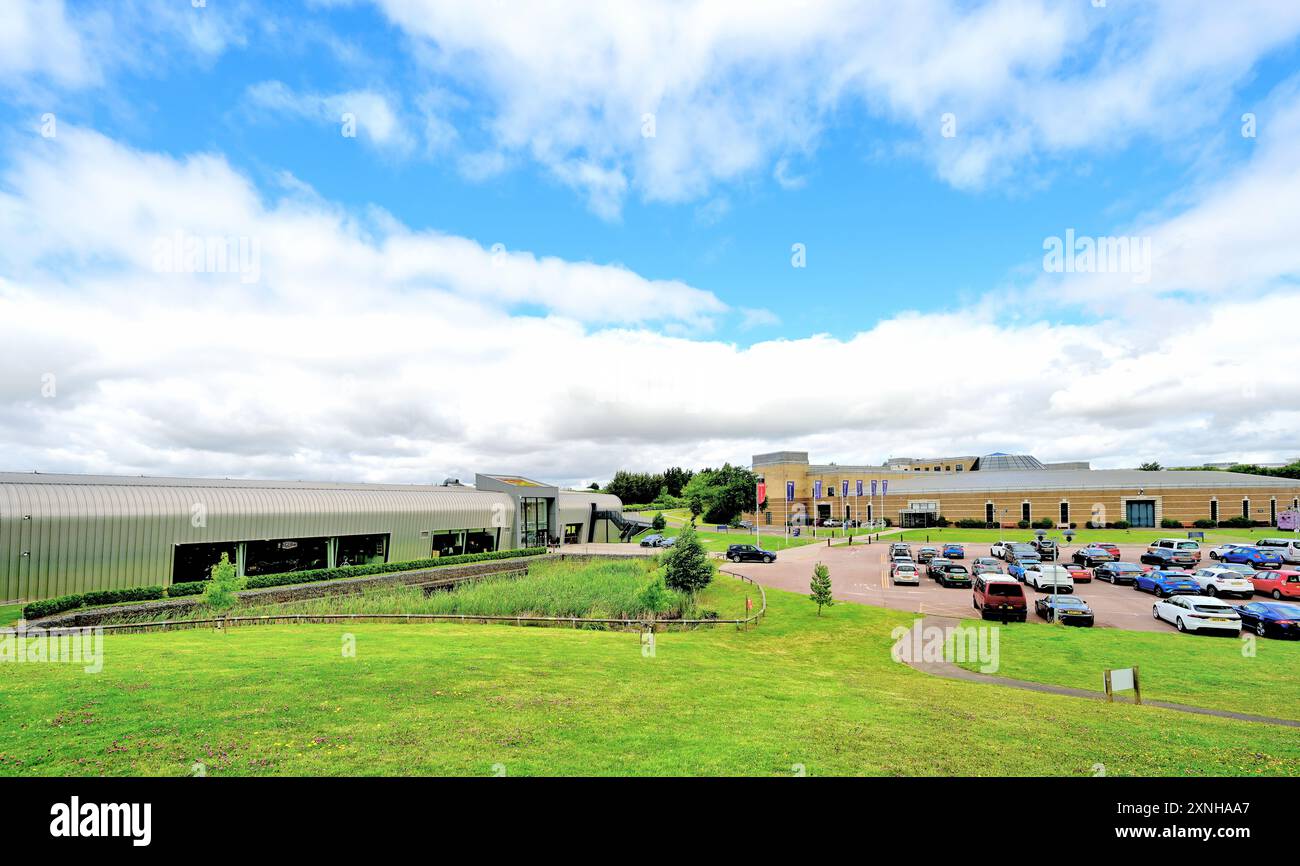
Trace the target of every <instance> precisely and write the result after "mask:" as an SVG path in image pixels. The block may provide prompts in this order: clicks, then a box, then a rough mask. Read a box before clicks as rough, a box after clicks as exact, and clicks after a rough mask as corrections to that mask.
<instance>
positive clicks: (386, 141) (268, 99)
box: [244, 81, 449, 155]
mask: <svg viewBox="0 0 1300 866" xmlns="http://www.w3.org/2000/svg"><path fill="white" fill-rule="evenodd" d="M244 103H245V108H246V109H247V110H248V111H249V114H250V116H252V117H254V118H256V119H277V117H278V119H284V118H295V117H296V118H305V119H307V120H311V121H315V122H318V123H322V124H326V125H328V126H332V127H333V128H334V129H335V131H336V134H338V135H344V134H345V133H346V134H347V135H348V137H356V138H360V139H361V140H362V141H365V142H367V143H369V144H371V145H373V146H374V147H376V148H377V149H379V150H383V151H388V152H391V153H394V154H398V155H405V154H409V153H410V152H411V151H412V149H413V148H414V147H415V136H414V135H413V134H412V133H411V132H410V130H409V129H408V128H407V124H406V122H405V121H404V120H403V119H402V118H401V117H400V115H399V111H398V109H397V108H395V107H394V105H393V101H392V100H391V99H390V98H389V97H387V96H385V95H384V94H382V93H378V92H376V91H374V90H351V91H347V92H344V93H329V94H321V93H300V92H298V91H295V90H293V89H291V88H290V87H288V86H287V85H285V84H284V83H283V82H280V81H263V82H260V83H258V84H254V85H253V86H251V87H249V88H248V90H247V91H246V92H245V94H244ZM428 123H429V124H431V125H430V126H429V127H428V131H429V132H430V133H432V134H434V135H435V136H437V138H438V140H439V141H443V140H445V139H446V137H447V136H448V134H449V133H448V131H447V130H446V129H445V128H443V127H441V126H440V125H438V124H437V123H436V122H434V121H433V119H432V118H428Z"/></svg>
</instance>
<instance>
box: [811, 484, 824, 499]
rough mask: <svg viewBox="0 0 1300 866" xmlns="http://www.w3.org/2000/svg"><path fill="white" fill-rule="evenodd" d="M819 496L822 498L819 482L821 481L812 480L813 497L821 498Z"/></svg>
mask: <svg viewBox="0 0 1300 866" xmlns="http://www.w3.org/2000/svg"><path fill="white" fill-rule="evenodd" d="M821 498H822V483H821V481H814V482H813V499H821Z"/></svg>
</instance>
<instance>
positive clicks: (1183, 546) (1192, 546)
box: [1178, 541, 1201, 550]
mask: <svg viewBox="0 0 1300 866" xmlns="http://www.w3.org/2000/svg"><path fill="white" fill-rule="evenodd" d="M1178 549H1179V550H1200V549H1201V546H1200V545H1199V544H1197V543H1196V542H1195V541H1180V542H1178Z"/></svg>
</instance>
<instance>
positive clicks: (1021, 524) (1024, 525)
mask: <svg viewBox="0 0 1300 866" xmlns="http://www.w3.org/2000/svg"><path fill="white" fill-rule="evenodd" d="M1016 526H1017V527H1018V528H1020V529H1028V528H1029V521H1028V520H1022V521H1020V522H1019V523H1017V524H1016Z"/></svg>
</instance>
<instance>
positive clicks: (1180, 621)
mask: <svg viewBox="0 0 1300 866" xmlns="http://www.w3.org/2000/svg"><path fill="white" fill-rule="evenodd" d="M1174 625H1176V626H1178V630H1179V631H1181V632H1183V633H1184V634H1185V633H1186V632H1187V626H1185V625H1183V618H1182V617H1181V616H1180V617H1178V622H1176V623H1174Z"/></svg>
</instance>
